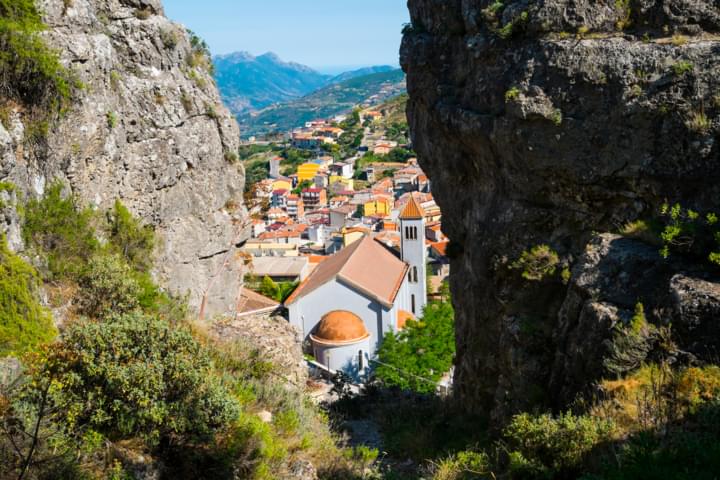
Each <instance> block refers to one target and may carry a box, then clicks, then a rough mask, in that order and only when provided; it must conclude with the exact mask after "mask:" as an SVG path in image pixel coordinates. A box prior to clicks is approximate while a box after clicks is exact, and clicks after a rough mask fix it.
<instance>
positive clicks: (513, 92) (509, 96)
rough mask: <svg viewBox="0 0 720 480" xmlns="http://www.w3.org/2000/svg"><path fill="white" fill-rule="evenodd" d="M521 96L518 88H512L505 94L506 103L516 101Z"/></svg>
mask: <svg viewBox="0 0 720 480" xmlns="http://www.w3.org/2000/svg"><path fill="white" fill-rule="evenodd" d="M519 96H520V89H519V88H517V87H512V88H510V89H509V90H508V91H507V92H505V102H511V101H513V100H516V99H517V98H518V97H519Z"/></svg>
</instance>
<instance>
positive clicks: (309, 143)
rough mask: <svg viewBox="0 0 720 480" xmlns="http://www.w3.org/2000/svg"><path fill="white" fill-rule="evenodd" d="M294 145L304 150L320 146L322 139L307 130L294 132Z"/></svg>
mask: <svg viewBox="0 0 720 480" xmlns="http://www.w3.org/2000/svg"><path fill="white" fill-rule="evenodd" d="M291 143H292V146H293V147H295V148H299V149H302V150H312V149H315V148H319V147H320V144H321V143H322V139H321V138H318V137H316V136H314V135H313V134H312V133H307V132H297V133H296V132H293V134H292V142H291Z"/></svg>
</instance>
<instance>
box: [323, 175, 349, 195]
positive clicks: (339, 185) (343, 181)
mask: <svg viewBox="0 0 720 480" xmlns="http://www.w3.org/2000/svg"><path fill="white" fill-rule="evenodd" d="M328 181H329V183H330V188H331V189H334V190H337V191H338V192H339V191H342V190H354V188H355V180H353V179H352V178H345V177H341V176H339V175H330V177H329V178H328Z"/></svg>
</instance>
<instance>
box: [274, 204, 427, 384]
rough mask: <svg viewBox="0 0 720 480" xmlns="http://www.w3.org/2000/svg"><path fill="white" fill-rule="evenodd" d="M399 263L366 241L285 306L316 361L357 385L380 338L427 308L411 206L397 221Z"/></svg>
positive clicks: (415, 208)
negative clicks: (399, 247)
mask: <svg viewBox="0 0 720 480" xmlns="http://www.w3.org/2000/svg"><path fill="white" fill-rule="evenodd" d="M400 220H401V225H402V228H401V235H402V242H401V245H402V250H403V252H402V260H401V259H399V258H397V257H396V256H395V255H394V254H393V253H392V252H391V251H390V250H389V249H387V248H386V247H384V246H383V245H382V244H380V243H379V242H378V241H376V240H374V239H373V238H372V237H370V236H366V237H364V238H363V239H362V240H358V241H356V242H355V243H352V244H351V245H349V246H347V247H346V248H344V249H343V250H341V251H340V252H338V253H336V254H335V255H333V256H331V257H330V258H328V259H327V260H325V261H324V262H322V263H320V265H319V266H318V267H317V268H316V269H315V270H314V271H313V272H312V273H311V274H310V275H309V276H308V278H307V279H306V280H305V281H303V282H302V283H301V284H300V286H298V288H297V289H296V290H295V292H293V294H292V295H291V296H290V297H289V298H288V299H287V301H286V302H285V306H286V307H287V308H288V311H289V317H290V323H291V324H292V325H294V326H295V327H297V328H298V329H299V330H300V331H301V332H302V334H303V338H304V339H305V340H306V341H308V342H309V344H310V346H311V348H312V353H313V355H314V356H315V358H316V360H318V361H319V362H320V363H322V364H324V365H325V366H327V367H328V368H329V369H331V370H342V371H344V372H346V373H348V374H350V375H351V376H353V377H354V378H355V379H360V378H361V377H362V375H363V373H364V370H365V368H366V367H367V366H368V363H367V362H368V360H369V359H370V358H373V357H374V356H375V353H376V352H377V349H378V347H379V346H380V343H381V342H382V339H383V337H384V335H385V334H386V333H388V332H398V331H399V330H400V329H402V328H403V326H404V325H405V322H406V321H407V320H408V319H410V318H414V317H415V316H418V315H421V314H422V309H423V307H424V306H425V304H426V302H427V297H426V285H425V284H426V282H425V268H426V267H425V265H426V248H425V238H424V231H425V227H424V222H425V220H424V216H423V214H422V210H421V208H420V206H419V205H418V204H417V202H415V201H414V200H412V201H411V202H409V203H408V205H407V206H406V208H405V210H404V211H403V213H402V214H401V216H400Z"/></svg>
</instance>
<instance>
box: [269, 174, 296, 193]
mask: <svg viewBox="0 0 720 480" xmlns="http://www.w3.org/2000/svg"><path fill="white" fill-rule="evenodd" d="M292 187H293V185H292V180H290V179H289V178H287V177H278V178H276V179H275V180H273V182H272V191H275V190H287V191H290V190H292Z"/></svg>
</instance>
